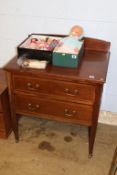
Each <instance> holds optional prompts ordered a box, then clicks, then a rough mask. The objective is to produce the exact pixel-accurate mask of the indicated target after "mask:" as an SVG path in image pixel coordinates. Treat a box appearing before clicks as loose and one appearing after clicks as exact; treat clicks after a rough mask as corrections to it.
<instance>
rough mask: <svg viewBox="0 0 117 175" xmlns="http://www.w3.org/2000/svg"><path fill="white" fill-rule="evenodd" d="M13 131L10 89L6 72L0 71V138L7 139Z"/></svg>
mask: <svg viewBox="0 0 117 175" xmlns="http://www.w3.org/2000/svg"><path fill="white" fill-rule="evenodd" d="M11 130H12V129H11V118H10V106H9V99H8V88H7V84H6V79H5V72H4V71H3V70H1V69H0V138H7V137H8V135H9V134H10V132H11Z"/></svg>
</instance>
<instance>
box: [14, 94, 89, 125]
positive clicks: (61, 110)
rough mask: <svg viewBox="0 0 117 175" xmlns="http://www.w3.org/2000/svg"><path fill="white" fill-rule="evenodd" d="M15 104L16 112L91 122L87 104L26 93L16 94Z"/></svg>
mask: <svg viewBox="0 0 117 175" xmlns="http://www.w3.org/2000/svg"><path fill="white" fill-rule="evenodd" d="M15 105H16V112H17V113H21V114H28V115H31V114H34V115H36V116H40V117H43V118H49V119H53V120H61V121H68V122H69V121H70V122H73V123H81V124H82V123H83V124H86V125H88V124H89V125H90V124H91V123H92V107H91V106H88V105H82V104H75V103H68V102H61V101H55V100H49V99H41V98H35V97H30V96H28V95H22V96H21V95H16V96H15Z"/></svg>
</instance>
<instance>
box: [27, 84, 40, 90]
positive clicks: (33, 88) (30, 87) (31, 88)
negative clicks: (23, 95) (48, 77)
mask: <svg viewBox="0 0 117 175" xmlns="http://www.w3.org/2000/svg"><path fill="white" fill-rule="evenodd" d="M27 88H28V89H29V90H32V91H35V90H37V89H38V88H39V84H35V86H34V87H33V85H32V84H31V83H27Z"/></svg>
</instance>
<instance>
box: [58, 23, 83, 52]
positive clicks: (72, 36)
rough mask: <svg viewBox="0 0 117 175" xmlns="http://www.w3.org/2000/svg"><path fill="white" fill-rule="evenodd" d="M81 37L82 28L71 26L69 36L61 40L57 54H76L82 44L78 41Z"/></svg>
mask: <svg viewBox="0 0 117 175" xmlns="http://www.w3.org/2000/svg"><path fill="white" fill-rule="evenodd" d="M82 37H83V28H82V27H81V26H77V25H75V26H73V27H72V28H71V30H70V33H69V36H67V37H65V38H64V39H62V40H61V42H60V44H59V46H58V48H57V49H56V51H57V52H62V53H70V54H78V52H79V50H80V48H81V46H82V42H81V41H80V40H81V39H82Z"/></svg>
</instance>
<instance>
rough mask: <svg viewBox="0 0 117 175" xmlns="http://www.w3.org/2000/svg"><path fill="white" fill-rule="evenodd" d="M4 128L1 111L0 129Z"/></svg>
mask: <svg viewBox="0 0 117 175" xmlns="http://www.w3.org/2000/svg"><path fill="white" fill-rule="evenodd" d="M4 128H5V125H4V116H3V114H2V113H0V130H3V129H4Z"/></svg>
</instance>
